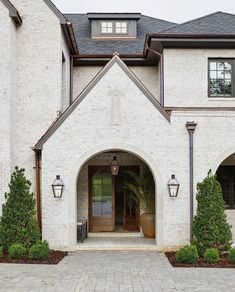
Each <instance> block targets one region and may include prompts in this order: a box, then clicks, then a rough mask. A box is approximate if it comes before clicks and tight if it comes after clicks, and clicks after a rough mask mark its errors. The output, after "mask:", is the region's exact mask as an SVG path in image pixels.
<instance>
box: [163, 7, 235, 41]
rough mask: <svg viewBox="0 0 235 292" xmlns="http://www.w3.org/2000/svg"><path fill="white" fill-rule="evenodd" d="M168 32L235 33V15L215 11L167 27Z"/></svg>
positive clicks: (166, 31) (195, 33)
mask: <svg viewBox="0 0 235 292" xmlns="http://www.w3.org/2000/svg"><path fill="white" fill-rule="evenodd" d="M161 33H166V34H194V35H197V34H202V35H203V34H205V35H206V34H207V35H209V34H218V35H224V34H235V15H234V14H229V13H225V12H221V11H218V12H215V13H212V14H209V15H206V16H203V17H200V18H197V19H193V20H190V21H187V22H184V23H182V24H179V25H176V26H174V27H172V28H170V29H166V30H164V31H162V32H161Z"/></svg>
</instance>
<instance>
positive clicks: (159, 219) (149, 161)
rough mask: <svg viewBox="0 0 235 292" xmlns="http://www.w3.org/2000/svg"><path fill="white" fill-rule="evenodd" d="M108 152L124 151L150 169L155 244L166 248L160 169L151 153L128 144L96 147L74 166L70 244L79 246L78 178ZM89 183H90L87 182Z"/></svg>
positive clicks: (69, 196)
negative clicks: (153, 183) (96, 158)
mask: <svg viewBox="0 0 235 292" xmlns="http://www.w3.org/2000/svg"><path fill="white" fill-rule="evenodd" d="M107 151H114V152H116V151H124V152H128V153H130V154H133V155H135V156H136V157H138V158H139V159H141V160H143V161H144V162H145V163H146V165H147V166H148V167H149V169H150V170H151V172H152V174H153V178H154V182H155V204H156V206H155V210H156V238H155V244H156V245H157V247H158V248H159V249H160V248H162V247H163V246H164V233H163V230H164V200H163V194H164V188H163V183H162V176H161V172H160V170H159V168H158V163H156V161H155V159H154V158H153V157H152V156H151V153H146V152H145V151H144V150H142V149H140V148H138V147H137V146H134V145H130V144H128V143H113V142H111V143H105V145H102V144H101V145H97V146H96V147H94V148H92V149H89V150H88V151H86V152H84V154H83V155H82V156H80V157H79V159H78V160H76V161H75V162H74V165H73V167H72V169H71V172H70V178H69V181H68V187H67V189H66V193H67V197H66V199H67V203H66V205H67V210H68V211H67V212H68V213H67V214H68V219H67V220H68V244H69V245H70V246H75V245H76V244H77V218H78V208H77V204H78V194H77V182H78V176H79V174H80V172H81V169H82V167H83V165H85V164H86V163H87V162H88V161H89V160H90V159H91V158H92V157H94V156H96V155H98V154H100V153H103V152H107ZM86 183H88V182H86Z"/></svg>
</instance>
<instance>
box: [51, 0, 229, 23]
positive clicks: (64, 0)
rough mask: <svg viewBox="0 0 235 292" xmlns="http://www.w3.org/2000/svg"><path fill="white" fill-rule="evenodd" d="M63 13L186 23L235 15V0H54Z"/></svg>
mask: <svg viewBox="0 0 235 292" xmlns="http://www.w3.org/2000/svg"><path fill="white" fill-rule="evenodd" d="M52 1H53V2H54V3H55V4H56V5H57V7H58V8H59V9H60V10H61V12H64V13H65V12H74V13H76V12H77V13H87V12H141V13H142V14H146V15H149V16H153V17H156V18H162V19H165V20H170V21H173V22H178V23H180V22H184V21H187V20H190V19H193V18H197V17H200V16H203V15H206V14H209V13H212V12H215V11H224V12H229V13H233V14H235V0H161V1H160V0H118V1H117V0H82V1H78V0H52Z"/></svg>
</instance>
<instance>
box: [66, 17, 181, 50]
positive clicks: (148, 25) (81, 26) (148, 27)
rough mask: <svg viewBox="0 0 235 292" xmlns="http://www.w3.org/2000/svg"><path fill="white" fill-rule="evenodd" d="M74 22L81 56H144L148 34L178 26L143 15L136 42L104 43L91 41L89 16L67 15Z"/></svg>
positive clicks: (118, 41) (139, 23)
mask: <svg viewBox="0 0 235 292" xmlns="http://www.w3.org/2000/svg"><path fill="white" fill-rule="evenodd" d="M65 17H66V18H67V19H68V20H69V21H70V22H72V24H73V29H74V33H75V37H76V41H77V45H78V49H79V53H80V54H85V55H86V54H88V55H90V54H98V55H99V54H100V55H103V54H104V55H105V54H108V55H109V54H113V53H115V52H117V53H119V54H142V53H143V49H144V41H145V36H146V34H147V33H149V34H151V33H158V32H160V31H161V30H163V29H168V28H170V27H172V26H175V25H176V24H175V23H173V22H168V21H165V20H161V19H156V18H152V17H148V16H145V15H141V18H140V20H139V21H138V36H137V39H135V40H131V41H130V40H116V41H110V40H108V41H107V40H106V41H102V40H94V39H91V26H90V21H89V19H88V16H87V14H65Z"/></svg>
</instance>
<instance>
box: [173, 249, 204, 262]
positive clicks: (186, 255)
mask: <svg viewBox="0 0 235 292" xmlns="http://www.w3.org/2000/svg"><path fill="white" fill-rule="evenodd" d="M198 259H199V256H198V252H197V248H196V246H194V245H190V246H185V247H182V248H181V249H180V250H178V251H177V252H176V261H177V262H179V263H184V264H194V263H196V262H197V261H198Z"/></svg>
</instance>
